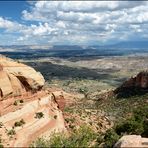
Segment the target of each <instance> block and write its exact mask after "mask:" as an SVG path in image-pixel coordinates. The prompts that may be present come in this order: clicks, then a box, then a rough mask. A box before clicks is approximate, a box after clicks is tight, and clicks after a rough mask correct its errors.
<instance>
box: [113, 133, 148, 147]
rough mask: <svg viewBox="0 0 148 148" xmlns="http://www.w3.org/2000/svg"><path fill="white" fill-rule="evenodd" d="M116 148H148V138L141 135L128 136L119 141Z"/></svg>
mask: <svg viewBox="0 0 148 148" xmlns="http://www.w3.org/2000/svg"><path fill="white" fill-rule="evenodd" d="M114 147H115V148H129V147H130V148H132V147H133V148H135V147H137V148H139V147H143V148H144V147H148V138H142V137H141V136H140V135H126V136H123V137H121V138H120V139H119V141H118V142H117V143H116V144H115V146H114Z"/></svg>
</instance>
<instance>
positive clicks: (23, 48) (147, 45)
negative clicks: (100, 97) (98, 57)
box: [0, 41, 148, 52]
mask: <svg viewBox="0 0 148 148" xmlns="http://www.w3.org/2000/svg"><path fill="white" fill-rule="evenodd" d="M90 49H91V50H93V49H94V50H97V49H98V50H102V49H103V50H109V49H111V50H112V49H114V50H117V49H118V50H122V49H126V50H131V49H132V50H133V49H136V50H139V49H143V50H148V41H124V42H119V43H116V44H111V45H103V46H99V45H90V46H87V45H86V46H84V45H82V46H80V45H11V46H0V52H14V51H17V52H32V51H37V50H38V51H40V50H42V51H43V50H46V51H48V50H52V51H66V50H69V51H70V50H71V51H72V50H90Z"/></svg>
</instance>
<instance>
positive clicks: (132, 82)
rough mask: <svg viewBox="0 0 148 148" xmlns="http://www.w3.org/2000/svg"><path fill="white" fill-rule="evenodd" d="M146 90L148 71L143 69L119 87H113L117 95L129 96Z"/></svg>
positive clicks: (147, 86)
mask: <svg viewBox="0 0 148 148" xmlns="http://www.w3.org/2000/svg"><path fill="white" fill-rule="evenodd" d="M147 92H148V71H143V72H140V73H139V74H137V75H136V76H135V77H132V78H130V79H129V80H127V81H125V82H124V83H123V84H122V85H121V86H120V87H118V88H117V89H115V91H114V93H115V94H116V95H117V97H129V96H132V95H141V94H145V93H147Z"/></svg>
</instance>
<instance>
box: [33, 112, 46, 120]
mask: <svg viewBox="0 0 148 148" xmlns="http://www.w3.org/2000/svg"><path fill="white" fill-rule="evenodd" d="M43 117H44V114H43V113H42V112H38V113H35V118H38V119H41V118H43Z"/></svg>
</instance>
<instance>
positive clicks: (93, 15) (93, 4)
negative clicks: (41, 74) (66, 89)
mask: <svg viewBox="0 0 148 148" xmlns="http://www.w3.org/2000/svg"><path fill="white" fill-rule="evenodd" d="M147 39H148V1H9V2H8V1H0V45H104V44H113V43H116V42H121V41H147Z"/></svg>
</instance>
